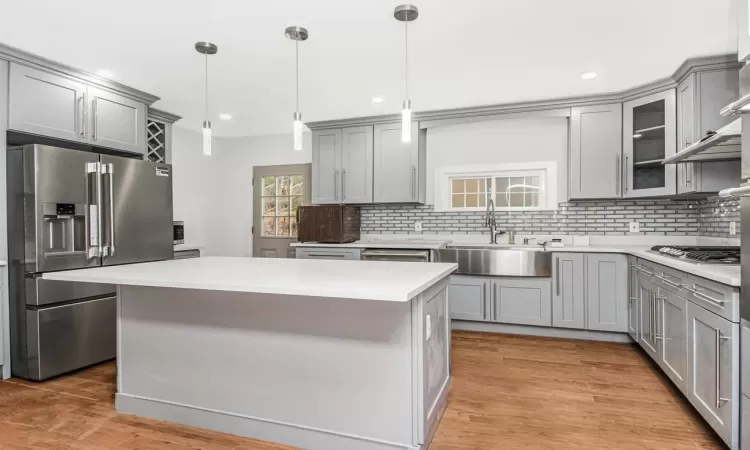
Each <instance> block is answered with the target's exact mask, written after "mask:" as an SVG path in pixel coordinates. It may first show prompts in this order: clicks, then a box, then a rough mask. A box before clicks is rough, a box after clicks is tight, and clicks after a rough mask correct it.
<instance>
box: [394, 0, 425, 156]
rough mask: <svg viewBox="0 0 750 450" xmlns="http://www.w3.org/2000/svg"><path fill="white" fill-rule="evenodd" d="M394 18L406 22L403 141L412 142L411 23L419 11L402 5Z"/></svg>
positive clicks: (395, 10)
mask: <svg viewBox="0 0 750 450" xmlns="http://www.w3.org/2000/svg"><path fill="white" fill-rule="evenodd" d="M393 17H395V18H396V20H398V21H399V22H404V81H405V85H406V99H405V100H404V105H403V109H402V110H401V141H402V142H411V100H409V22H411V21H414V20H417V17H419V10H418V9H417V7H416V6H414V5H409V4H406V5H400V6H397V7H396V9H394V10H393Z"/></svg>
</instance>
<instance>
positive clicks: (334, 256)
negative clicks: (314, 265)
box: [307, 253, 346, 258]
mask: <svg viewBox="0 0 750 450" xmlns="http://www.w3.org/2000/svg"><path fill="white" fill-rule="evenodd" d="M307 256H313V257H316V258H344V257H346V255H342V254H340V253H339V254H336V253H327V254H320V253H308V254H307Z"/></svg>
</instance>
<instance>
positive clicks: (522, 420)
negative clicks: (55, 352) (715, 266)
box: [0, 332, 724, 450]
mask: <svg viewBox="0 0 750 450" xmlns="http://www.w3.org/2000/svg"><path fill="white" fill-rule="evenodd" d="M452 344H453V351H452V358H453V359H452V371H453V383H452V390H451V395H450V399H449V405H448V408H447V410H446V412H445V415H444V417H443V419H442V422H441V423H440V426H439V428H438V431H437V434H436V435H435V438H434V440H433V445H432V449H433V450H469V449H471V450H475V449H476V450H479V449H481V450H488V449H503V450H510V449H520V448H523V449H556V450H560V449H639V450H641V449H660V450H662V449H722V448H724V446H723V445H722V444H721V443H720V441H719V440H718V438H716V437H715V436H714V435H713V434H712V432H711V431H710V429H709V428H708V426H707V425H705V423H703V421H702V420H701V419H700V418H699V417H698V416H697V414H695V413H694V412H693V410H692V409H691V407H690V406H689V405H688V404H687V403H686V402H685V401H684V400H683V399H682V398H680V396H679V395H677V393H676V392H675V391H674V390H673V389H672V386H671V385H670V383H669V381H668V380H667V379H666V378H665V377H664V376H663V375H661V374H660V373H659V372H658V370H657V369H655V368H654V367H653V366H652V365H651V364H650V362H649V361H648V358H647V357H646V356H645V355H644V354H642V353H641V352H640V351H638V350H636V349H635V347H633V346H630V345H622V344H608V343H595V342H584V341H572V340H561V339H549V338H538V337H524V336H510V335H492V334H482V333H469V332H454V334H453V342H452ZM114 392H115V365H114V363H111V362H110V363H105V364H102V365H99V366H96V367H93V368H90V369H86V370H84V371H81V372H78V373H75V374H72V375H68V376H64V377H60V378H57V379H54V380H51V381H48V382H45V383H31V382H26V381H23V380H18V379H11V380H7V381H4V382H0V449H2V450H11V449H12V450H16V449H24V450H27V449H43V450H47V449H54V450H64V449H80V450H94V449H141V450H152V449H153V450H155V449H191V450H199V449H216V450H229V449H233V450H284V449H289V448H290V447H285V446H282V445H278V444H272V443H267V442H261V441H257V440H252V439H245V438H240V437H237V436H231V435H227V434H222V433H215V432H211V431H206V430H200V429H197V428H191V427H185V426H180V425H172V424H169V423H166V422H159V421H155V420H149V419H140V418H137V417H135V416H128V415H122V414H117V413H116V412H115V411H114V407H113V401H114Z"/></svg>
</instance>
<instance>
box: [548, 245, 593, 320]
mask: <svg viewBox="0 0 750 450" xmlns="http://www.w3.org/2000/svg"><path fill="white" fill-rule="evenodd" d="M584 256H585V255H584V254H583V253H555V254H553V255H552V264H553V265H552V325H553V326H555V327H561V328H579V329H583V328H585V327H586V298H585V292H584V286H583V280H584V277H583V274H584Z"/></svg>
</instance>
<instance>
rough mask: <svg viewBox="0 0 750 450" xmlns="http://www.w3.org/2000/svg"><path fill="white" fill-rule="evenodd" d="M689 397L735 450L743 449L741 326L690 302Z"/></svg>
mask: <svg viewBox="0 0 750 450" xmlns="http://www.w3.org/2000/svg"><path fill="white" fill-rule="evenodd" d="M688 342H689V343H690V344H689V351H688V372H689V374H690V375H689V377H688V378H689V383H688V390H687V397H688V400H690V403H691V404H692V405H693V406H694V407H695V409H696V410H697V411H698V412H699V413H700V414H701V416H703V418H704V419H705V420H706V422H708V423H709V425H711V428H713V429H714V431H716V433H717V434H718V435H719V436H720V437H721V438H722V440H724V442H725V443H726V444H727V445H729V446H730V447H731V448H733V449H736V448H738V446H739V428H740V427H739V425H740V423H739V409H740V405H739V402H740V398H741V393H740V386H739V347H740V343H739V325H738V324H736V323H732V322H730V321H728V320H726V319H724V318H722V317H719V316H717V315H716V314H714V313H712V312H710V311H707V310H705V309H703V308H702V307H700V306H697V305H695V304H693V303H688Z"/></svg>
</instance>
